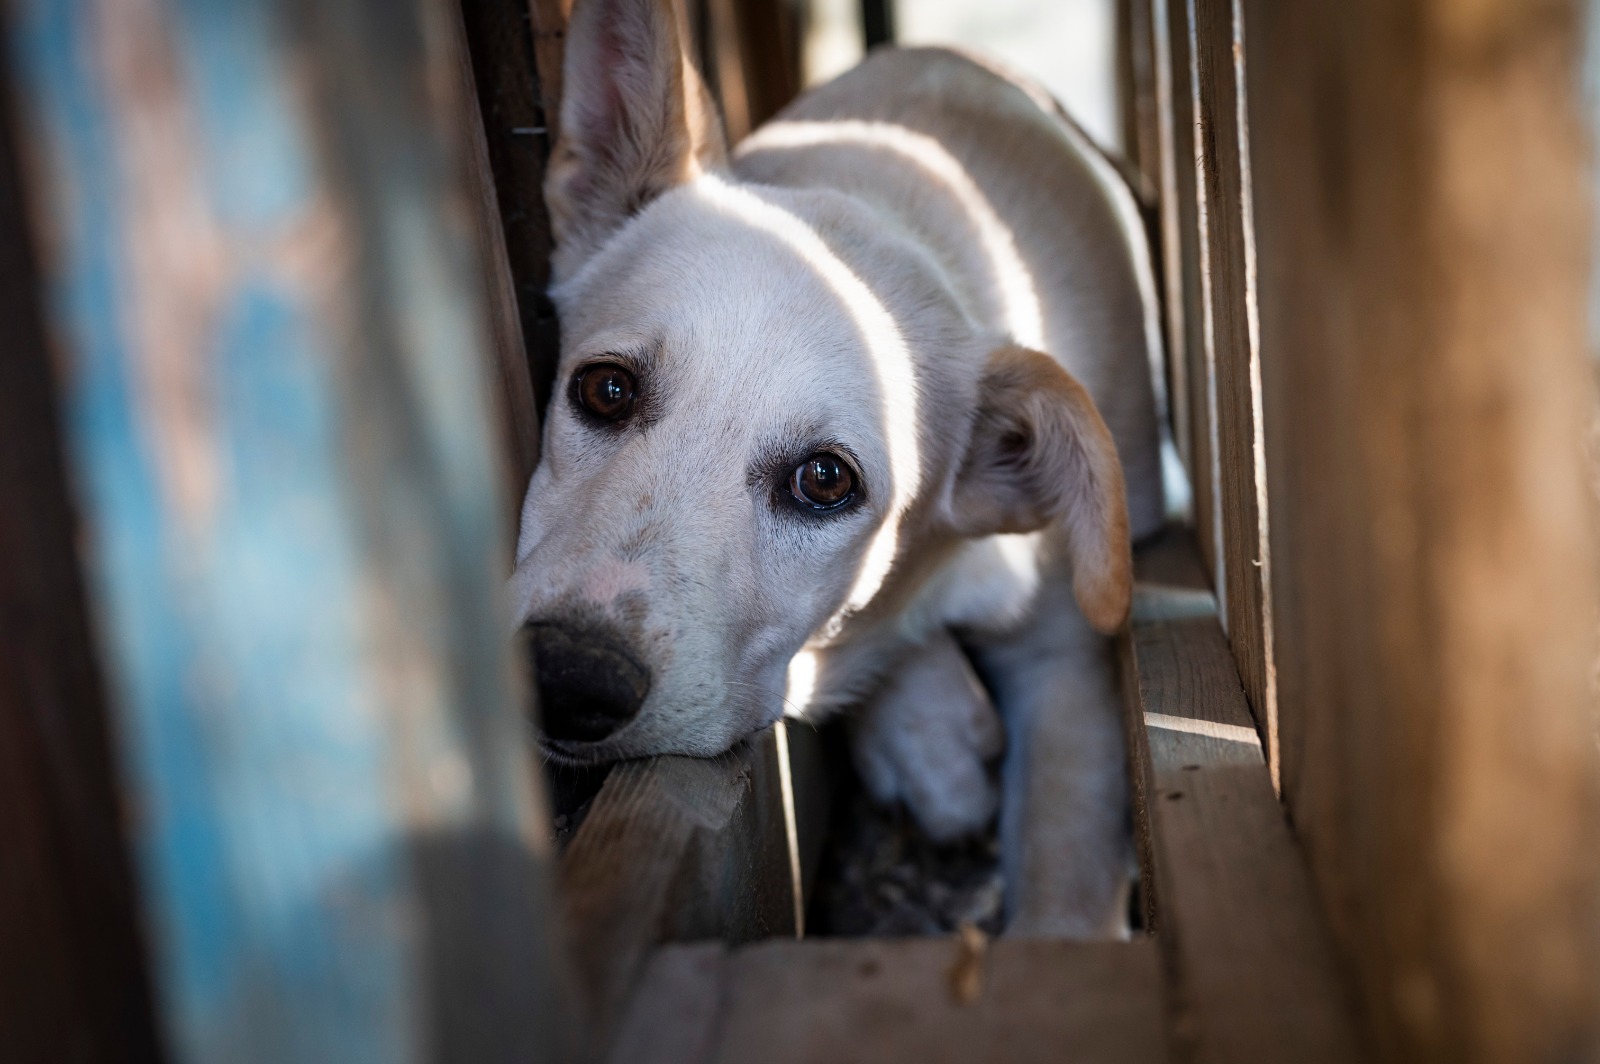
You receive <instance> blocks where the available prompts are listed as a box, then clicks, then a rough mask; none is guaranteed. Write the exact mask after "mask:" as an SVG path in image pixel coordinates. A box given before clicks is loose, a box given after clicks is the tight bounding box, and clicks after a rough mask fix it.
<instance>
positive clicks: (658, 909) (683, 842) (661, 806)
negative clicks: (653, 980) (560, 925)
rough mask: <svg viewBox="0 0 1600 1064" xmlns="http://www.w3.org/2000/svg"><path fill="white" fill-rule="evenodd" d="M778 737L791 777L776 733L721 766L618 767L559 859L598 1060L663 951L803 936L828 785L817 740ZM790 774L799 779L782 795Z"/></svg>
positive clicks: (798, 730) (787, 730)
mask: <svg viewBox="0 0 1600 1064" xmlns="http://www.w3.org/2000/svg"><path fill="white" fill-rule="evenodd" d="M778 728H782V729H783V730H784V734H785V736H786V738H785V745H786V746H787V750H788V755H789V756H788V767H787V769H785V767H784V765H783V762H782V760H781V753H782V751H781V750H780V744H779V741H778V733H777V728H774V729H768V730H767V731H764V732H762V733H761V734H760V735H758V736H756V737H755V738H754V739H752V740H750V741H748V742H746V743H744V744H741V745H740V746H739V747H738V748H736V749H734V750H733V751H731V752H730V753H727V754H724V755H722V756H720V757H716V758H688V757H657V758H650V759H647V760H642V761H631V762H625V763H623V764H620V765H618V766H617V767H616V768H614V769H613V770H612V771H611V774H610V775H609V776H608V777H607V778H606V782H605V786H604V787H602V788H601V791H600V793H599V795H598V796H597V797H596V798H595V801H594V805H593V806H592V807H591V808H590V810H589V813H588V815H587V817H586V818H585V819H584V822H583V825H582V827H581V828H580V829H579V831H578V833H577V835H576V836H575V837H574V838H573V840H572V842H571V843H570V844H569V846H568V848H567V851H566V853H565V855H564V856H563V859H562V862H561V886H562V892H563V894H564V904H565V909H566V926H567V928H568V929H569V934H570V936H571V942H572V946H573V960H574V973H575V978H576V980H577V988H578V993H579V996H580V998H581V1002H582V1004H583V1006H584V1008H585V1010H586V1013H587V1025H588V1030H589V1037H590V1039H591V1046H592V1048H594V1049H595V1050H596V1051H600V1050H603V1049H604V1048H605V1047H606V1046H607V1045H608V1044H609V1040H610V1039H611V1038H612V1037H613V1036H614V1034H615V1026H616V1020H617V1018H618V1016H619V1015H620V1013H621V1010H622V1008H623V1006H624V1004H625V1003H626V1001H627V999H628V996H629V994H630V993H631V992H632V990H633V988H634V985H635V983H636V981H637V980H638V978H639V974H640V971H641V970H642V966H643V964H644V963H645V960H646V958H647V957H648V956H649V954H650V951H651V950H652V949H654V947H656V946H657V945H658V944H660V943H663V942H674V941H688V940H692V939H697V938H717V939H721V940H723V941H726V942H733V943H737V942H747V941H751V940H754V939H758V938H765V937H769V936H773V935H789V936H794V935H797V934H800V933H802V932H803V930H804V928H803V914H804V902H805V900H806V899H805V896H804V891H805V888H806V886H807V885H808V884H809V883H810V882H811V881H812V879H813V878H814V876H815V872H816V865H817V862H818V860H819V858H820V853H821V848H822V836H823V832H824V831H825V829H826V824H827V817H828V794H829V791H830V790H831V781H830V779H829V770H828V769H827V767H826V766H825V764H824V763H823V762H824V751H823V746H822V742H821V738H820V737H819V736H818V735H817V734H816V733H815V732H814V731H813V730H812V729H811V728H810V727H809V726H807V725H803V724H794V723H785V724H780V725H779V726H778ZM785 776H787V777H788V778H789V779H791V780H792V781H793V784H794V787H793V790H792V791H791V793H790V794H789V795H788V796H787V797H786V795H785V790H784V783H785ZM797 885H798V886H799V889H800V894H799V896H798V897H797V895H796V886H797ZM797 902H798V904H797Z"/></svg>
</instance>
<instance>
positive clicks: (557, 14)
mask: <svg viewBox="0 0 1600 1064" xmlns="http://www.w3.org/2000/svg"><path fill="white" fill-rule="evenodd" d="M443 2H445V3H454V2H455V0H443ZM567 6H568V5H567V4H566V3H565V2H564V0H531V2H529V0H464V2H463V3H461V5H460V9H461V14H462V18H463V22H464V27H465V33H466V39H467V49H468V53H469V58H470V62H471V67H472V73H473V80H474V84H475V87H476V98H477V104H478V108H479V115H480V118H481V128H482V130H483V151H484V153H485V155H486V157H487V162H488V171H489V175H490V176H491V177H492V178H493V201H494V205H495V208H496V209H497V210H498V212H499V220H500V228H501V231H502V233H503V237H502V240H503V246H504V249H505V254H506V263H507V266H508V268H509V270H510V274H511V284H512V292H513V294H514V298H515V301H516V306H517V313H518V317H519V319H520V321H521V323H522V339H523V342H524V344H525V345H526V348H527V358H528V377H529V381H530V382H531V384H532V386H533V394H534V408H533V415H534V417H535V419H536V420H537V417H538V414H539V412H540V411H542V410H543V409H544V407H545V404H546V403H547V402H549V399H550V389H551V382H552V381H553V380H554V377H555V369H556V362H557V361H558V359H559V358H560V355H561V333H560V327H559V325H558V324H557V322H556V312H555V307H554V306H552V305H551V303H550V297H549V296H548V295H546V294H545V289H546V288H547V287H548V286H549V284H550V248H551V243H552V239H551V234H550V215H549V212H548V211H547V210H546V209H545V205H544V172H545V164H546V163H547V162H548V160H549V158H550V148H551V146H552V145H553V144H554V143H555V138H556V136H557V134H558V131H559V123H560V118H561V114H560V112H561V54H562V46H563V44H564V43H565V41H566V24H567V23H566V12H567ZM480 173H481V171H480ZM480 188H483V192H482V193H481V194H480V195H481V196H482V199H483V200H484V202H487V201H488V199H489V192H488V189H487V187H485V186H480ZM535 443H536V444H537V433H536V434H535ZM537 457H538V456H537V450H535V452H534V454H533V455H532V461H530V465H529V468H530V469H531V468H532V465H533V463H534V462H536V461H537ZM522 487H523V490H524V491H525V490H526V489H527V482H526V480H524V481H523V486H522ZM517 501H518V502H519V503H520V502H521V501H522V500H521V496H520V493H519V496H518V499H517Z"/></svg>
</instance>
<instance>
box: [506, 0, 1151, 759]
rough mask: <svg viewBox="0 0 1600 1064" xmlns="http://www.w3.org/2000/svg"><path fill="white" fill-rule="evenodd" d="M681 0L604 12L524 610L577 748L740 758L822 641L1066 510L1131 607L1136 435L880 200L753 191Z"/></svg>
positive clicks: (584, 55)
mask: <svg viewBox="0 0 1600 1064" xmlns="http://www.w3.org/2000/svg"><path fill="white" fill-rule="evenodd" d="M679 42H680V26H679V23H678V20H677V17H676V15H675V13H674V11H673V8H672V5H671V3H670V2H669V0H580V2H579V3H578V5H577V8H576V10H575V12H574V15H573V20H572V23H571V26H570V28H569V37H568V43H567V63H566V97H565V100H564V103H563V107H562V112H561V122H562V130H561V139H560V141H559V143H558V144H557V147H556V152H555V156H554V158H553V160H552V164H551V169H550V177H549V180H548V183H547V188H546V192H547V197H548V201H549V204H550V209H551V216H552V221H553V224H554V227H555V233H556V238H557V244H558V247H557V252H556V258H555V268H556V281H557V283H556V286H555V288H554V290H553V295H554V298H555V300H556V303H557V305H558V307H559V309H560V311H561V321H562V356H561V363H560V367H559V369H558V371H557V379H556V388H555V393H554V397H553V398H552V400H551V403H550V409H549V412H548V417H547V422H546V426H545V438H544V452H543V455H542V459H541V462H540V465H539V468H538V470H537V471H536V472H535V474H534V477H533V481H532V483H531V485H530V486H529V490H528V496H527V501H526V503H525V504H524V507H523V511H522V530H521V538H520V543H519V547H518V565H517V570H516V574H515V577H514V578H513V588H512V590H513V594H514V596H515V604H516V606H517V608H518V610H519V617H520V618H521V619H522V621H523V622H524V624H525V627H526V629H527V632H528V637H529V640H530V645H531V648H532V653H533V657H534V660H535V663H536V669H537V672H538V676H539V682H540V686H541V689H542V690H543V693H544V696H545V697H544V707H545V729H546V736H547V738H546V742H547V745H548V747H549V749H550V750H551V751H552V752H553V753H554V754H555V755H556V756H558V757H565V758H568V759H574V760H599V759H605V758H613V757H620V756H631V755H637V754H643V753H659V752H682V753H694V754H706V753H715V752H719V751H721V750H724V749H726V748H727V747H728V746H730V745H731V744H732V743H733V742H735V741H737V740H738V739H739V738H741V737H743V736H744V735H747V734H749V733H750V732H752V731H754V730H755V729H757V728H759V727H761V726H763V725H765V724H767V723H769V722H771V721H772V720H774V719H776V718H777V717H778V716H779V715H780V713H781V711H782V709H783V701H784V694H785V688H786V677H787V673H788V669H789V665H790V662H791V660H792V659H793V658H794V657H795V655H796V653H797V652H798V651H799V650H800V649H801V648H802V646H803V645H805V644H806V643H807V641H808V640H813V639H816V640H823V641H828V640H835V641H837V640H847V639H849V638H850V636H851V633H852V632H853V631H856V630H859V628H860V627H861V626H862V625H867V624H877V623H882V622H883V621H884V620H885V619H886V618H890V617H892V616H893V615H894V613H895V611H896V610H897V609H902V608H903V607H904V606H905V604H906V603H907V602H908V601H909V600H910V598H911V596H912V595H913V594H914V593H915V590H916V588H917V585H918V582H919V580H920V579H921V578H922V577H923V576H925V575H926V574H927V573H928V572H929V571H930V570H931V568H932V567H933V563H934V562H935V561H937V560H938V559H939V558H942V557H945V556H947V554H948V551H949V550H950V549H951V548H952V547H953V546H954V545H957V544H959V543H960V542H962V541H963V540H964V539H967V538H971V537H978V536H987V535H992V534H995V533H1003V532H1025V531H1031V530H1035V529H1038V528H1041V527H1043V526H1044V525H1045V524H1047V523H1052V522H1055V523H1059V524H1060V525H1061V526H1062V528H1063V529H1064V530H1065V532H1066V536H1065V537H1064V542H1066V543H1067V544H1068V546H1069V551H1070V553H1071V555H1072V562H1073V566H1074V579H1075V589H1076V593H1077V597H1078V600H1079V602H1080V604H1081V605H1082V607H1083V609H1084V612H1085V614H1086V615H1087V616H1088V617H1089V619H1090V620H1091V621H1093V622H1094V623H1096V624H1097V625H1098V626H1100V627H1102V628H1107V629H1109V628H1114V627H1116V626H1117V625H1118V624H1120V623H1121V621H1122V618H1123V616H1124V615H1125V614H1126V611H1127V607H1128V598H1129V571H1128V564H1129V563H1128V537H1127V520H1126V511H1125V506H1124V502H1123V488H1122V476H1121V470H1120V467H1119V465H1118V462H1117V457H1116V451H1115V447H1114V445H1113V443H1112V441H1111V437H1110V434H1109V433H1108V432H1107V430H1106V427H1105V425H1104V423H1103V422H1102V421H1101V419H1100V417H1099V415H1098V414H1097V413H1096V411H1095V409H1094V406H1093V404H1092V402H1091V401H1090V400H1089V397H1088V396H1087V394H1086V393H1085V392H1084V390H1083V388H1082V387H1080V386H1079V385H1078V383H1077V382H1076V381H1074V380H1073V379H1072V378H1071V377H1070V376H1069V375H1068V374H1067V373H1066V372H1065V371H1064V370H1062V369H1061V368H1060V367H1059V366H1058V365H1057V364H1056V362H1054V361H1053V360H1052V359H1050V358H1048V357H1047V356H1045V355H1042V354H1039V353H1037V352H1033V351H1029V350H1025V349H1022V348H1017V347H1014V346H1007V345H1004V344H1002V343H1000V342H998V341H997V340H996V339H995V338H994V337H985V336H982V335H979V334H978V332H977V331H976V330H975V329H974V328H973V327H972V326H971V325H970V323H968V322H967V320H966V319H965V318H964V317H963V315H962V314H961V312H960V311H959V309H958V307H957V306H956V304H955V302H954V301H953V300H952V299H951V298H950V296H949V294H948V293H947V292H946V290H945V287H944V285H943V282H942V281H941V278H940V275H939V272H938V268H937V266H936V265H935V264H934V263H932V262H931V261H930V260H929V259H928V257H927V256H926V254H925V253H923V252H921V251H919V250H918V249H917V247H916V245H914V244H913V243H910V242H909V241H907V240H906V239H905V238H904V237H903V236H901V235H897V234H896V233H895V232H894V231H893V229H892V227H886V226H884V225H883V224H882V222H881V220H880V219H876V218H875V217H873V216H872V215H871V214H870V213H869V212H867V211H866V210H864V209H863V208H862V207H861V206H860V205H858V204H857V203H856V202H855V201H853V200H851V199H849V198H848V197H845V196H842V195H839V194H837V193H832V192H826V191H815V190H809V191H802V190H783V189H777V188H771V187H760V186H751V185H744V184H740V183H739V182H737V181H735V180H734V179H733V178H732V177H731V176H730V175H729V174H728V172H727V169H726V157H725V156H726V153H725V148H724V145H723V137H722V133H721V129H720V126H719V124H718V121H717V119H716V117H715V113H714V109H713V108H712V106H711V105H710V103H709V100H708V99H707V97H706V94H705V91H704V89H703V87H702V86H701V83H700V81H699V79H698V77H697V76H696V75H695V73H694V70H693V67H692V65H691V64H690V63H689V62H688V61H687V60H686V58H685V56H684V52H683V49H682V47H681V45H680V43H679Z"/></svg>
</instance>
